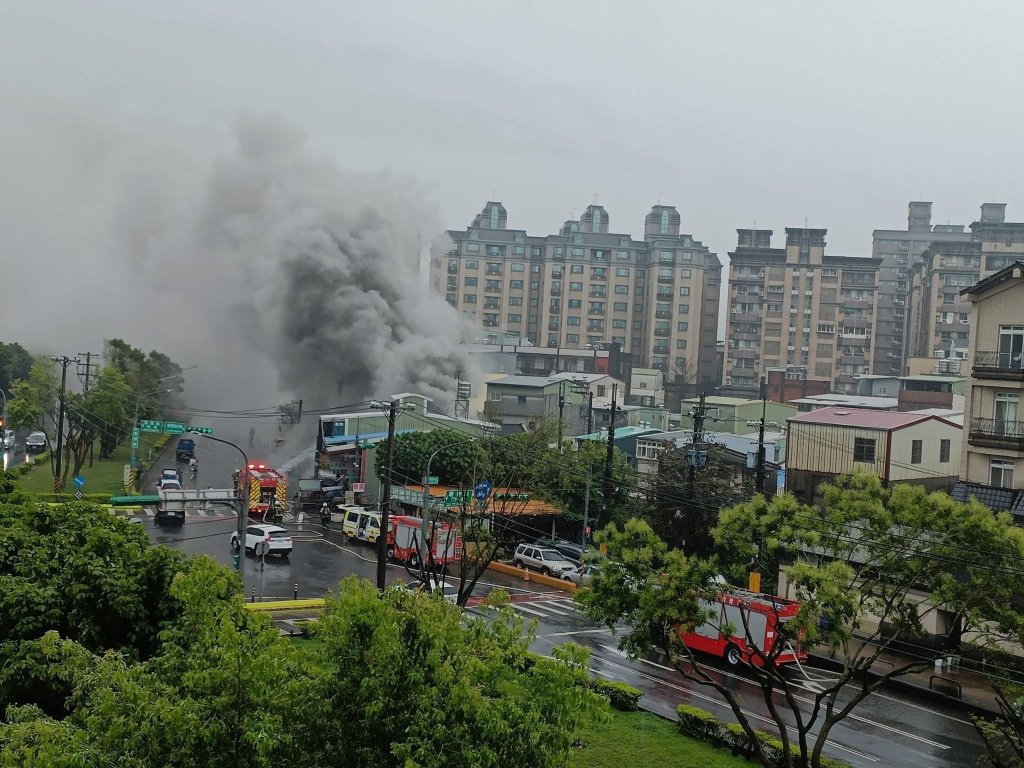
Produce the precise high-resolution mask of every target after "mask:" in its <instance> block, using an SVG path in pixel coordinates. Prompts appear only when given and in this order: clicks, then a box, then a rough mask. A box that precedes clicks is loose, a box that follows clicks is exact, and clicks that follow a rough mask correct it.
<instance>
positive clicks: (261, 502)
mask: <svg viewBox="0 0 1024 768" xmlns="http://www.w3.org/2000/svg"><path fill="white" fill-rule="evenodd" d="M240 485H241V488H240V491H241V492H243V493H248V495H249V517H252V518H255V519H257V520H264V519H269V517H268V515H267V513H268V512H269V511H270V507H271V505H273V506H274V509H275V510H276V511H277V513H278V514H283V513H284V510H285V507H287V505H288V478H287V477H286V476H285V475H284V474H283V473H281V472H278V471H277V470H276V469H274V468H273V467H268V466H267V465H266V464H261V463H259V462H255V461H254V462H250V463H249V464H248V465H247V466H246V468H245V472H244V473H243V474H242V476H241V482H240Z"/></svg>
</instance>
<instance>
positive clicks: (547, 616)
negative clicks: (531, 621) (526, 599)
mask: <svg viewBox="0 0 1024 768" xmlns="http://www.w3.org/2000/svg"><path fill="white" fill-rule="evenodd" d="M509 605H510V606H511V607H513V608H515V609H517V610H520V611H524V612H526V613H532V614H533V615H534V616H540V617H541V618H542V619H550V618H551V614H550V613H544V612H543V611H537V610H534V609H533V608H529V607H527V606H525V605H523V604H522V603H509Z"/></svg>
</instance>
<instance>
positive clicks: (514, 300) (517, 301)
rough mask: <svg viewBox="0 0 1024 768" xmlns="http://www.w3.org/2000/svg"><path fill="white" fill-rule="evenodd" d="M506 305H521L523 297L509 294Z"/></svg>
mask: <svg viewBox="0 0 1024 768" xmlns="http://www.w3.org/2000/svg"><path fill="white" fill-rule="evenodd" d="M508 305H509V306H510V307H521V306H523V297H522V296H510V297H509V300H508Z"/></svg>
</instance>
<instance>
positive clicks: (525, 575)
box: [523, 568, 530, 581]
mask: <svg viewBox="0 0 1024 768" xmlns="http://www.w3.org/2000/svg"><path fill="white" fill-rule="evenodd" d="M529 580H530V569H529V568H523V581H529Z"/></svg>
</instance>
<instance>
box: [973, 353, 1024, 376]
mask: <svg viewBox="0 0 1024 768" xmlns="http://www.w3.org/2000/svg"><path fill="white" fill-rule="evenodd" d="M972 375H973V376H974V378H976V379H979V378H987V379H1008V380H1011V381H1024V365H1022V357H1021V353H1020V352H975V353H974V367H973V371H972Z"/></svg>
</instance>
